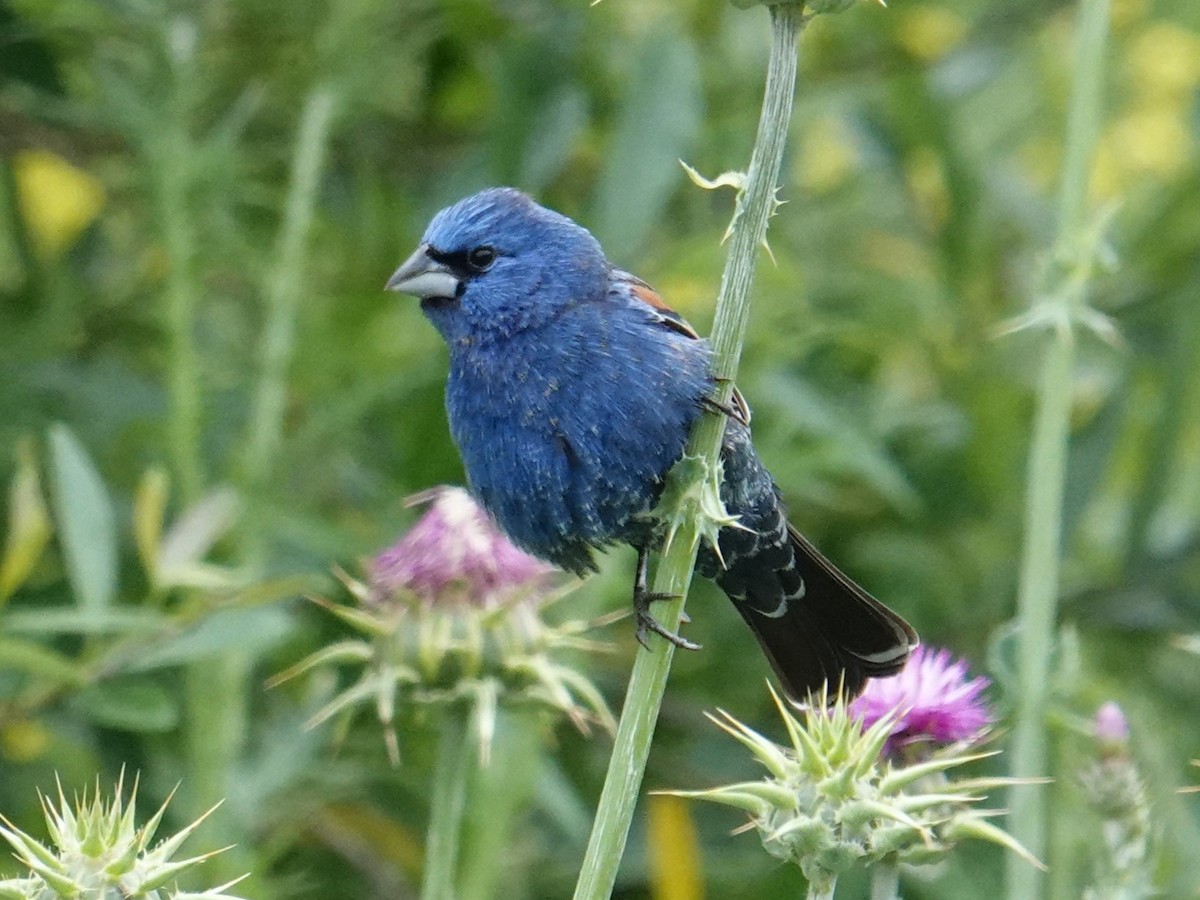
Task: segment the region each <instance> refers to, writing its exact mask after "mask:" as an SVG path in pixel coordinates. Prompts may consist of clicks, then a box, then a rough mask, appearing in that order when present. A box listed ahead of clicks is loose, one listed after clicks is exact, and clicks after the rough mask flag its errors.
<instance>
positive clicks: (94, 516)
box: [50, 424, 117, 613]
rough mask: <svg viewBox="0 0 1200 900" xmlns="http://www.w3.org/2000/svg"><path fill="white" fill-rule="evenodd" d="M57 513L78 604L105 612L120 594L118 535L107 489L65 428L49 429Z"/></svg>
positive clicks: (55, 510) (54, 427)
mask: <svg viewBox="0 0 1200 900" xmlns="http://www.w3.org/2000/svg"><path fill="white" fill-rule="evenodd" d="M50 463H51V466H50V472H51V476H52V478H51V480H52V484H53V486H54V492H53V501H54V515H55V519H56V521H57V523H58V533H59V539H60V540H61V542H62V548H63V556H64V559H65V562H66V566H67V577H68V578H69V580H70V582H71V589H72V592H73V593H74V595H75V600H76V602H77V603H78V604H79V605H80V606H81V607H82V608H83V609H84V610H85V611H87V612H89V613H98V612H102V611H103V610H104V609H105V608H107V607H108V606H109V605H110V604H111V603H112V600H113V597H114V596H115V595H116V591H117V532H116V526H115V521H114V516H113V509H112V503H111V501H110V500H109V496H108V491H107V489H106V488H105V486H104V482H103V481H102V480H101V479H100V475H99V473H98V472H97V471H96V468H95V466H94V465H93V464H92V460H91V458H90V457H89V456H88V454H87V451H86V450H85V449H84V448H83V445H82V444H81V443H79V440H78V438H76V437H75V435H74V433H73V432H72V431H71V430H70V429H69V428H67V426H66V425H62V424H58V425H53V426H51V428H50Z"/></svg>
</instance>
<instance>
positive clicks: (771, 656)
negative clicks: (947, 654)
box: [715, 523, 917, 702]
mask: <svg viewBox="0 0 1200 900" xmlns="http://www.w3.org/2000/svg"><path fill="white" fill-rule="evenodd" d="M781 524H782V523H781ZM786 527H787V542H786V544H785V543H784V542H783V541H779V543H776V544H775V545H774V546H773V547H769V548H768V547H764V546H763V545H762V544H759V545H758V547H757V548H756V549H757V550H758V551H759V552H754V553H751V554H746V555H736V554H735V558H733V559H729V560H728V562H729V567H728V568H727V569H724V570H721V571H718V572H717V573H716V579H715V580H716V582H717V584H718V585H720V586H721V587H722V588H723V589H724V590H725V592H726V593H727V594H729V596H730V598H731V599H732V600H733V601H734V606H736V607H737V609H738V612H740V613H741V614H742V618H743V619H745V620H746V624H748V625H749V626H750V628H751V630H752V631H753V632H754V635H755V637H757V638H758V642H759V644H761V645H762V648H763V652H764V653H765V654H766V656H767V659H768V660H769V661H770V663H771V668H773V669H774V670H775V674H776V675H777V676H778V677H779V680H780V681H781V682H782V683H783V688H784V690H785V691H786V692H787V694H788V695H789V696H790V697H791V698H792V699H793V700H796V701H800V702H803V701H805V700H807V698H808V697H809V695H810V694H812V693H814V692H819V691H820V690H821V689H822V687H823V686H825V685H828V689H829V691H830V694H831V696H832V695H833V694H834V693H835V692H836V691H837V689H838V686H839V684H840V685H841V689H842V691H843V693H844V694H845V695H846V696H847V697H853V696H854V695H856V694H858V693H859V692H860V691H861V690H862V689H863V686H864V685H865V684H866V681H867V679H868V678H877V677H880V676H885V675H894V674H895V673H897V672H899V671H900V670H901V669H902V668H903V667H904V663H905V661H906V660H907V659H908V655H909V654H910V653H911V652H912V651H913V649H915V648H916V646H917V633H916V632H915V631H913V629H912V627H911V626H909V624H908V623H907V622H905V621H904V619H902V618H901V617H900V616H898V615H897V614H896V613H894V612H892V611H891V610H890V609H888V608H887V607H886V606H884V605H883V604H882V603H880V602H879V601H878V600H876V599H875V598H874V597H872V596H871V595H870V594H868V593H867V592H866V591H864V590H863V589H862V588H861V587H859V586H858V585H857V584H855V583H854V582H853V581H851V580H850V579H849V578H847V577H846V576H845V575H844V574H842V572H841V571H839V570H838V568H837V567H836V566H835V565H834V564H833V563H831V562H830V561H829V560H828V559H826V558H825V557H824V556H822V555H821V553H820V551H819V550H817V548H816V547H814V546H813V545H812V544H811V543H809V541H808V540H807V539H806V538H805V537H804V536H803V535H802V534H800V532H798V531H797V530H796V529H795V528H793V527H792V526H791V525H790V524H789V525H787V526H786ZM777 533H778V532H777ZM766 536H767V535H763V537H766ZM722 537H724V535H722ZM730 537H732V535H730ZM782 537H783V535H782V534H780V535H779V538H782ZM779 538H776V540H778V539H779ZM735 540H736V539H735ZM721 543H722V550H723V551H724V549H725V547H724V544H725V541H724V540H722V542H721ZM789 551H790V552H789ZM786 557H790V559H788V558H786Z"/></svg>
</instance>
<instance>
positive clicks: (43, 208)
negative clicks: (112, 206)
mask: <svg viewBox="0 0 1200 900" xmlns="http://www.w3.org/2000/svg"><path fill="white" fill-rule="evenodd" d="M13 167H14V175H15V178H16V183H17V202H18V205H19V208H20V210H21V216H22V217H23V218H24V220H25V223H26V225H27V226H28V228H29V234H30V238H31V240H32V241H33V245H34V249H35V250H36V251H37V253H38V254H39V255H40V256H41V257H42V258H44V259H53V258H54V257H56V256H58V255H59V254H61V253H62V252H63V251H64V250H66V249H67V248H68V247H70V246H71V245H72V244H73V243H74V242H75V240H76V238H78V237H79V235H80V233H81V232H82V231H83V230H84V229H85V228H87V226H88V225H89V224H91V222H92V220H93V219H95V218H96V216H97V215H98V214H99V213H100V209H101V208H102V207H103V206H104V188H103V187H101V186H100V182H99V181H98V180H97V179H96V178H94V177H92V176H91V175H89V174H88V173H87V172H85V171H83V169H80V168H78V167H76V166H73V165H71V164H70V163H69V162H67V161H66V160H65V159H63V158H62V157H61V156H58V155H56V154H54V153H50V152H49V151H47V150H24V151H22V152H20V153H18V154H16V156H15V158H14V160H13Z"/></svg>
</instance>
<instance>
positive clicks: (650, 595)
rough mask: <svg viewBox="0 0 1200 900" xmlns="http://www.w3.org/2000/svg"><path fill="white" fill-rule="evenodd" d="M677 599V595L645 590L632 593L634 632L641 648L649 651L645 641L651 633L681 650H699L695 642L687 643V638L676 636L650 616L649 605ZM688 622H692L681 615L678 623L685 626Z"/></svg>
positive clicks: (683, 614) (686, 615) (684, 614)
mask: <svg viewBox="0 0 1200 900" xmlns="http://www.w3.org/2000/svg"><path fill="white" fill-rule="evenodd" d="M678 599H679V595H678V594H662V593H657V592H652V591H646V590H635V591H634V594H633V612H634V615H635V616H636V617H637V630H636V631H635V634H636V635H637V639H638V643H639V644H641V645H642V646H643V647H645V648H646V649H647V650H649V649H650V645H649V644H648V643H647V640H648V638H649V634H650V632H652V631H653V632H654V633H655V634H657V635H658V636H659V637H661V638H663V639H664V640H668V641H670V642H671V643H672V644H674V645H675V646H676V647H679V648H681V649H683V650H699V649H700V645H699V644H697V643H696V642H695V641H689V640H688V639H687V638H685V637H683V636H681V635H678V634H676V633H675V632H673V631H671V630H669V629H668V628H666V627H665V626H664V625H663V624H662V623H661V622H660V621H658V619H656V618H654V616H652V615H650V604H651V603H657V602H658V601H660V600H678ZM690 621H692V620H691V619H690V618H689V617H688V614H687V613H682V614H681V616H680V622H682V623H684V624H687V623H688V622H690Z"/></svg>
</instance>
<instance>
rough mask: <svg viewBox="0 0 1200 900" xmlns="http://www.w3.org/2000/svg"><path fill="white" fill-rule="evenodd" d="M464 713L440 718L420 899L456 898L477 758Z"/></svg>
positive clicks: (475, 747) (450, 710) (476, 749)
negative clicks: (462, 835) (460, 851)
mask: <svg viewBox="0 0 1200 900" xmlns="http://www.w3.org/2000/svg"><path fill="white" fill-rule="evenodd" d="M466 716H467V714H466V713H464V712H462V711H461V710H458V709H453V708H452V709H448V710H446V714H445V715H444V716H443V717H442V733H441V735H440V737H439V739H438V749H437V764H436V767H435V769H434V773H433V799H432V801H431V805H430V810H429V827H428V830H427V832H426V837H425V865H424V868H423V874H422V878H421V900H459V896H458V892H457V890H456V889H455V882H456V881H457V879H456V877H455V876H456V873H457V871H458V846H459V837H460V833H461V831H462V821H463V808H464V807H465V805H466V799H467V781H468V780H469V779H470V777H471V771H472V765H471V762H472V760H473V759H478V754H479V749H478V745H477V744H476V743H475V742H474V741H471V740H468V738H467V718H466Z"/></svg>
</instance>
